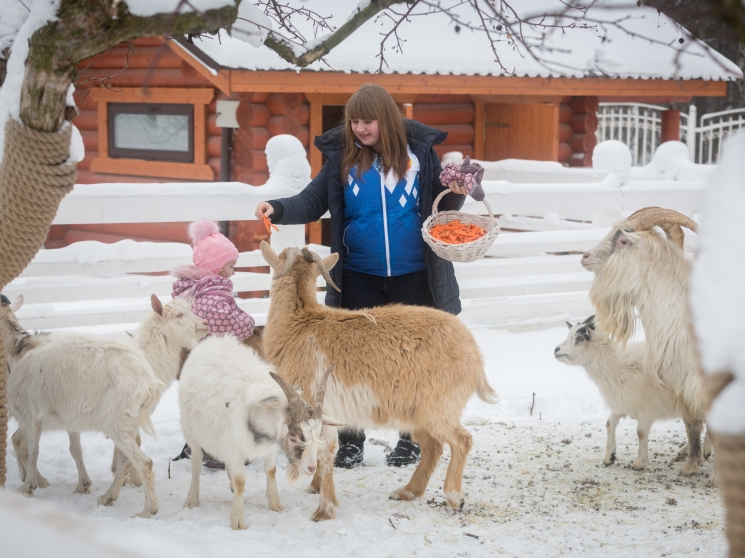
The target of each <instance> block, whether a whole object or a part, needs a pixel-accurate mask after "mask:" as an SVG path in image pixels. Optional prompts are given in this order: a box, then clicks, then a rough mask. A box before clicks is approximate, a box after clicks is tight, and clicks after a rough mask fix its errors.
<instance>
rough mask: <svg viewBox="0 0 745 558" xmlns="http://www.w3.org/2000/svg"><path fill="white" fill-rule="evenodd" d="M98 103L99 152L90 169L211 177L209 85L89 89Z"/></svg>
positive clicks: (180, 177)
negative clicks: (208, 145) (208, 138)
mask: <svg viewBox="0 0 745 558" xmlns="http://www.w3.org/2000/svg"><path fill="white" fill-rule="evenodd" d="M90 95H91V99H92V100H93V101H94V102H96V103H97V104H98V153H97V155H98V156H97V157H95V158H94V159H93V160H92V161H91V163H90V170H91V172H95V173H107V174H116V175H120V176H144V177H153V178H159V177H162V178H172V179H177V180H201V181H208V182H209V181H213V180H215V171H214V170H213V168H212V167H211V166H210V165H209V164H208V161H207V107H208V105H209V104H210V103H211V102H212V100H213V98H214V96H215V90H214V89H211V88H199V87H189V88H178V87H150V88H148V89H144V88H127V87H123V88H121V89H118V90H113V89H106V88H104V87H101V88H95V89H93V90H91V93H90Z"/></svg>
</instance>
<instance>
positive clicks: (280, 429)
mask: <svg viewBox="0 0 745 558" xmlns="http://www.w3.org/2000/svg"><path fill="white" fill-rule="evenodd" d="M289 432H290V429H289V428H288V427H287V425H286V424H285V421H284V419H279V424H278V425H277V440H281V439H282V438H284V437H285V436H287V434H289Z"/></svg>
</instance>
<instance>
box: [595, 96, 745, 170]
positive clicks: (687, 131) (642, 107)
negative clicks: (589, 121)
mask: <svg viewBox="0 0 745 558" xmlns="http://www.w3.org/2000/svg"><path fill="white" fill-rule="evenodd" d="M665 110H667V109H666V107H662V106H657V105H647V104H643V103H601V104H600V107H599V108H598V113H597V114H598V129H597V131H596V136H597V138H598V142H601V141H605V140H609V139H614V140H619V141H622V142H623V143H625V144H626V145H628V146H629V150H630V151H631V158H632V163H631V164H632V165H634V166H641V165H646V164H647V163H649V162H650V161H651V160H652V156H653V155H654V151H655V149H657V146H658V145H659V144H660V140H661V132H662V112H663V111H665ZM688 111H689V112H688V114H685V113H681V115H680V141H682V142H684V143H685V144H686V145H688V150H689V153H690V155H691V160H692V161H694V162H696V163H699V164H712V163H716V162H717V161H718V159H719V153H720V151H721V147H722V144H723V142H724V140H725V139H726V138H727V137H728V136H729V135H730V134H732V133H734V132H736V131H737V130H740V129H742V128H745V109H734V110H726V111H721V112H712V113H708V114H704V115H702V116H701V123H700V125H699V124H698V122H697V120H698V118H697V115H696V107H695V106H694V105H691V106H690V107H689V109H688Z"/></svg>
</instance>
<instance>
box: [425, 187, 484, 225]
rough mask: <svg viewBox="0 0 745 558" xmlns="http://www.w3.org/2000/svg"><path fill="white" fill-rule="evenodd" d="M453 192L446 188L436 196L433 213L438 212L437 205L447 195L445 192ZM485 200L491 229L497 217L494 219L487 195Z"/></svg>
mask: <svg viewBox="0 0 745 558" xmlns="http://www.w3.org/2000/svg"><path fill="white" fill-rule="evenodd" d="M450 192H452V190H451V189H450V188H446V189H445V190H443V191H442V192H440V194H439V195H438V196H437V197H436V198H435V203H434V204H433V205H432V215H435V214H436V213H437V206H438V205H439V204H440V200H441V199H442V198H443V197H445V194H449V193H450ZM482 201H483V202H484V205H485V206H486V211H487V215H488V216H489V219H490V221H489V231H491V230H492V229H493V228H494V226H495V224H496V219H494V213H492V210H491V206H490V205H489V202H488V201H487V199H486V196H484V199H483V200H482Z"/></svg>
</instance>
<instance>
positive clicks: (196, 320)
mask: <svg viewBox="0 0 745 558" xmlns="http://www.w3.org/2000/svg"><path fill="white" fill-rule="evenodd" d="M152 296H153V297H155V295H152ZM156 301H157V302H156ZM151 302H152V304H153V310H154V311H153V312H148V314H147V315H146V316H145V319H144V320H143V321H142V323H141V324H140V326H139V327H138V328H137V331H135V334H134V341H135V343H136V344H137V346H138V347H139V348H140V349H141V350H142V351H143V352H144V353H145V357H146V358H147V360H148V362H149V363H150V365H151V366H152V367H153V370H154V371H155V375H156V376H157V377H158V379H159V380H160V381H161V382H163V383H164V384H165V386H166V388H168V386H170V385H171V384H172V383H173V382H174V381H175V380H176V378H178V375H179V372H180V370H181V367H182V365H183V362H182V359H183V352H184V350H187V351H191V350H193V349H194V348H195V347H196V346H197V344H198V343H199V342H200V341H201V340H202V339H204V338H205V337H206V336H207V334H208V333H209V332H210V329H209V326H208V325H207V323H206V322H205V321H204V320H203V319H202V318H200V317H199V316H196V315H194V314H193V313H192V312H191V303H190V301H187V300H183V299H179V298H176V299H174V300H171V301H170V302H168V304H166V305H161V304H160V301H159V300H158V299H157V297H155V298H154V300H151Z"/></svg>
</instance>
